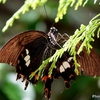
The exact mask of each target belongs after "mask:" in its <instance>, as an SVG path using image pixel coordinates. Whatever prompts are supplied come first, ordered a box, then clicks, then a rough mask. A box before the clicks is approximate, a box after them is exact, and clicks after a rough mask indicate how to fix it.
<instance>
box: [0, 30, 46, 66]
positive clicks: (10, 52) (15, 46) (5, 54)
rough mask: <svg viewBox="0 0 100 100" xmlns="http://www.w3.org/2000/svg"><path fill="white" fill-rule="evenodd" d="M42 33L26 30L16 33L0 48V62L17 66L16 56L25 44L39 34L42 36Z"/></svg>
mask: <svg viewBox="0 0 100 100" xmlns="http://www.w3.org/2000/svg"><path fill="white" fill-rule="evenodd" d="M44 34H45V33H43V32H40V31H26V32H23V33H20V34H18V35H17V36H15V37H14V38H12V39H11V40H10V41H8V42H7V43H6V44H5V45H4V46H3V48H2V49H1V50H0V62H2V63H8V64H11V65H12V66H17V64H18V57H19V55H20V54H21V52H22V51H23V50H24V49H25V46H26V45H27V44H28V43H30V42H32V41H34V40H35V39H37V38H39V37H41V36H43V37H44Z"/></svg>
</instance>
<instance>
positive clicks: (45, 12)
mask: <svg viewBox="0 0 100 100" xmlns="http://www.w3.org/2000/svg"><path fill="white" fill-rule="evenodd" d="M44 10H45V13H46V16H47V19H48V20H49V17H48V14H47V10H46V6H45V5H44ZM54 24H55V22H53V24H52V27H53V26H54Z"/></svg>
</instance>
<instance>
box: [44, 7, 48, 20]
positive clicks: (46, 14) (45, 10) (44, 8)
mask: <svg viewBox="0 0 100 100" xmlns="http://www.w3.org/2000/svg"><path fill="white" fill-rule="evenodd" d="M44 11H45V13H46V17H47V19H49V17H48V14H47V11H46V7H45V5H44Z"/></svg>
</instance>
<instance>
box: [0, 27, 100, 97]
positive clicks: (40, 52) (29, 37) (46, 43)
mask: <svg viewBox="0 0 100 100" xmlns="http://www.w3.org/2000/svg"><path fill="white" fill-rule="evenodd" d="M68 39H69V36H68V35H67V34H63V35H61V34H60V33H59V32H58V30H57V29H56V28H55V27H51V28H50V31H49V32H48V33H47V34H46V33H45V32H42V31H38V30H30V31H25V32H22V33H20V34H18V35H16V36H15V37H13V38H12V39H10V40H9V41H8V42H7V43H6V44H5V45H4V46H3V47H2V49H1V50H0V63H7V64H10V65H11V66H13V67H14V68H15V70H16V73H17V77H16V80H18V79H20V78H22V82H23V81H25V88H24V89H26V88H27V86H28V84H29V82H30V83H32V84H37V82H38V78H37V77H38V73H36V74H35V75H34V76H33V77H32V78H31V79H30V78H29V76H30V75H31V73H33V72H34V71H36V70H37V69H38V68H39V66H40V65H41V64H42V61H43V60H45V59H47V58H48V57H50V56H52V55H53V54H54V53H55V52H56V50H57V49H60V48H62V45H63V44H64V43H65V42H66V41H67V40H68ZM77 48H79V45H78V47H77ZM77 61H78V63H79V64H80V68H79V72H80V73H81V71H84V74H85V75H91V76H94V75H97V76H98V75H100V71H99V68H100V63H99V62H100V57H99V56H98V54H97V53H96V51H95V50H94V49H91V53H90V54H88V53H87V52H86V49H85V48H84V49H83V51H82V52H81V53H80V54H79V55H77ZM50 66H51V63H48V64H47V65H46V66H45V67H44V69H43V71H42V75H41V77H40V79H41V80H42V81H44V84H45V86H44V96H45V97H46V98H48V99H49V98H50V95H51V84H52V82H53V80H54V79H57V78H59V77H60V76H61V77H63V79H64V83H65V85H66V87H67V88H69V87H70V81H71V80H75V78H76V76H77V75H76V73H75V71H74V69H75V64H74V60H73V57H72V56H71V55H70V54H69V53H68V52H67V51H66V52H64V54H63V55H62V57H61V58H59V59H58V60H57V62H56V68H54V69H53V72H52V74H51V75H49V74H48V72H49V68H50Z"/></svg>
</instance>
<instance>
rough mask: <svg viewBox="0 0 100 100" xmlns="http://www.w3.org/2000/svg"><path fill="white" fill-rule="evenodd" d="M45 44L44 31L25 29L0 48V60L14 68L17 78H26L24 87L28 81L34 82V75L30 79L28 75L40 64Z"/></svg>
mask: <svg viewBox="0 0 100 100" xmlns="http://www.w3.org/2000/svg"><path fill="white" fill-rule="evenodd" d="M46 44H47V40H46V34H45V33H43V32H41V31H26V32H23V33H20V34H19V35H17V36H15V37H14V38H12V39H11V40H10V41H8V42H7V43H6V44H5V45H4V46H3V48H2V49H1V50H0V62H2V63H8V64H10V65H12V66H14V67H15V68H16V72H17V79H20V78H22V79H23V80H22V81H24V80H26V83H25V84H26V86H25V89H26V87H27V85H28V83H29V81H31V82H32V83H33V84H34V83H36V80H37V78H36V75H35V76H34V77H33V78H32V79H31V80H29V75H30V74H31V73H32V72H34V71H35V70H36V69H37V68H38V67H39V66H40V64H41V59H42V56H43V52H44V50H45V48H46Z"/></svg>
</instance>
